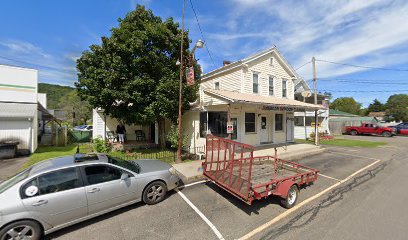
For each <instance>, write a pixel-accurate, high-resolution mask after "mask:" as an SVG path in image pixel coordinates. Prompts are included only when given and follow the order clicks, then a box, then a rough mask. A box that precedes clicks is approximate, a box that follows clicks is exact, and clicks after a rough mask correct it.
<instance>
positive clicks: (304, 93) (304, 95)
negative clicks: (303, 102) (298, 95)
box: [302, 91, 312, 98]
mask: <svg viewBox="0 0 408 240" xmlns="http://www.w3.org/2000/svg"><path fill="white" fill-rule="evenodd" d="M310 96H312V93H311V92H310V91H304V92H302V97H305V98H308V97H310Z"/></svg>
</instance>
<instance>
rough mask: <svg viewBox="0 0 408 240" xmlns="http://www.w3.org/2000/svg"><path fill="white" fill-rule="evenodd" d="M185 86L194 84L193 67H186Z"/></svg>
mask: <svg viewBox="0 0 408 240" xmlns="http://www.w3.org/2000/svg"><path fill="white" fill-rule="evenodd" d="M186 78H187V86H191V85H194V67H188V68H187V69H186Z"/></svg>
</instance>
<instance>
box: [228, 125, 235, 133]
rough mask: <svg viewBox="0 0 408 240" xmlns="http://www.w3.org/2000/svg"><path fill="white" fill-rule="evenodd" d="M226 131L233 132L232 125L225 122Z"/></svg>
mask: <svg viewBox="0 0 408 240" xmlns="http://www.w3.org/2000/svg"><path fill="white" fill-rule="evenodd" d="M227 133H234V125H232V123H227Z"/></svg>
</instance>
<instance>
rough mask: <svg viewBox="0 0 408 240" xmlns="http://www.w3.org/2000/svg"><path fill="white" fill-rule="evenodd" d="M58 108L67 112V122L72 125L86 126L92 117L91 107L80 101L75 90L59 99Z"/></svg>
mask: <svg viewBox="0 0 408 240" xmlns="http://www.w3.org/2000/svg"><path fill="white" fill-rule="evenodd" d="M59 108H61V109H64V110H65V111H66V112H67V116H66V118H67V120H68V121H69V122H70V123H73V125H82V124H86V123H87V122H88V121H89V120H90V119H91V117H92V106H91V105H90V104H89V102H88V101H86V100H81V98H80V97H79V96H78V92H77V90H76V89H74V90H72V91H71V92H69V93H68V94H67V95H65V96H63V97H61V98H60V102H59Z"/></svg>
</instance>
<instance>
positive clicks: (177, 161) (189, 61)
mask: <svg viewBox="0 0 408 240" xmlns="http://www.w3.org/2000/svg"><path fill="white" fill-rule="evenodd" d="M181 44H183V42H182V43H181ZM203 47H204V42H203V41H202V40H201V39H199V40H197V42H196V44H195V45H194V47H193V49H192V50H191V55H190V56H188V57H187V58H188V64H192V67H193V66H194V61H195V59H194V52H195V50H196V49H197V48H203ZM181 49H182V50H181V58H180V61H179V60H177V62H176V65H180V89H179V115H178V135H177V159H176V163H181V117H182V114H181V108H182V106H183V102H182V90H183V84H182V83H183V68H184V63H183V47H181ZM190 59H191V60H190Z"/></svg>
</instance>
